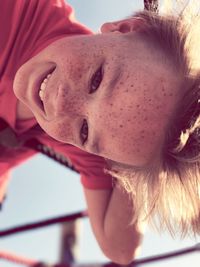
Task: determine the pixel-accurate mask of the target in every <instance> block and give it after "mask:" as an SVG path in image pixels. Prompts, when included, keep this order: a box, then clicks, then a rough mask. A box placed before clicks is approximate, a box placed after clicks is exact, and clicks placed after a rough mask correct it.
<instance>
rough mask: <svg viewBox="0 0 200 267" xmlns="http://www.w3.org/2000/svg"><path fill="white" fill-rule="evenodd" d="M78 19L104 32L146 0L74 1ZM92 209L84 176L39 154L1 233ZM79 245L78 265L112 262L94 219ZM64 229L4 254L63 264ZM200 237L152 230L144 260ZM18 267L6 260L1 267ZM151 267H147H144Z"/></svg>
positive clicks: (0, 246) (15, 179)
mask: <svg viewBox="0 0 200 267" xmlns="http://www.w3.org/2000/svg"><path fill="white" fill-rule="evenodd" d="M68 3H70V4H71V5H72V6H73V7H74V9H75V15H76V18H77V19H78V20H79V21H80V22H82V23H83V24H85V25H86V26H88V27H89V28H91V29H92V30H93V31H94V32H98V31H99V28H100V26H101V24H102V23H103V22H106V21H112V20H115V19H116V20H117V19H122V18H123V17H126V16H129V15H130V14H132V12H134V11H138V10H139V9H143V1H142V0H101V1H100V0H70V1H68ZM85 209H86V204H85V199H84V195H83V190H82V186H81V183H80V179H79V176H78V175H77V174H75V173H73V172H71V171H69V170H67V169H66V168H65V167H63V166H61V165H59V164H58V163H56V162H53V161H52V160H51V159H48V158H46V157H45V156H43V155H40V154H38V155H37V156H35V157H33V158H32V159H30V160H28V161H27V162H25V163H24V164H23V165H21V166H19V167H16V168H15V169H14V170H13V174H12V179H11V182H10V186H9V189H8V193H7V199H6V201H5V204H4V207H3V211H2V212H1V213H0V229H4V228H7V227H11V226H15V225H18V224H24V223H28V222H32V221H37V220H41V219H45V218H49V217H54V216H60V215H64V214H69V213H72V212H76V211H81V210H85ZM78 227H79V241H78V245H77V252H78V253H77V260H78V262H80V263H87V262H89V263H92V262H95V263H96V262H106V261H107V260H108V259H107V258H106V257H104V255H103V254H102V252H101V251H100V249H99V247H98V245H97V242H96V240H95V238H94V236H93V234H92V231H91V228H90V225H89V221H88V219H83V220H79V221H78ZM60 236H61V232H60V226H59V225H56V226H52V227H48V228H43V229H40V230H35V231H31V232H28V233H23V234H18V235H15V236H12V237H7V238H3V239H1V240H0V250H7V251H10V252H13V253H16V254H18V255H22V256H27V257H29V258H32V259H36V260H43V261H45V262H49V263H55V262H57V261H58V259H59V255H60V254H59V253H60V252H59V248H60ZM197 242H200V238H197V239H194V238H191V239H189V238H186V239H184V240H180V239H178V238H176V239H173V238H171V237H170V235H169V234H167V233H162V234H158V233H156V232H155V231H153V230H152V229H150V228H147V231H146V234H145V237H144V240H143V244H142V251H141V255H140V257H144V256H145V257H146V256H149V255H155V254H158V253H163V252H168V251H173V250H176V249H181V248H185V247H187V246H192V245H194V244H196V243H197ZM199 262H200V254H199V253H198V254H197V253H195V254H194V253H193V254H191V255H190V256H184V257H179V258H176V259H173V260H167V261H163V262H162V261H160V262H159V263H157V264H154V263H152V264H148V265H147V266H148V267H158V266H159V267H175V266H179V265H180V266H181V267H188V266H191V267H198V266H199ZM15 266H16V267H17V266H19V265H15V264H10V263H7V262H6V261H2V260H0V267H15ZM141 266H142V267H143V266H146V265H141Z"/></svg>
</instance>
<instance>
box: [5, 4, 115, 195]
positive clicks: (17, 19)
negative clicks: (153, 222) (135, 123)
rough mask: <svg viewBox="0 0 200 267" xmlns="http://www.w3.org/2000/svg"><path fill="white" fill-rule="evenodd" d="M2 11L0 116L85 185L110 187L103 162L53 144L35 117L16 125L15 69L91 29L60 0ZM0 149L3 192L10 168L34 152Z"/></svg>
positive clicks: (60, 144)
mask: <svg viewBox="0 0 200 267" xmlns="http://www.w3.org/2000/svg"><path fill="white" fill-rule="evenodd" d="M0 10H1V16H0V117H1V118H3V119H4V120H5V121H6V122H7V123H8V124H9V126H10V127H11V128H12V129H13V130H14V132H15V133H16V134H17V135H18V137H19V138H20V139H28V138H31V137H33V136H34V137H37V139H38V140H39V141H41V142H42V143H43V144H45V145H48V146H51V147H52V148H54V149H55V150H56V151H58V152H60V153H61V154H63V155H65V156H66V157H68V158H69V159H70V160H71V162H72V163H73V165H74V166H75V167H76V169H77V170H78V171H79V172H80V173H81V182H82V184H83V185H84V187H86V188H90V189H105V188H112V178H111V177H110V176H109V175H107V174H105V173H104V168H105V161H104V159H102V158H100V157H98V156H94V155H91V154H89V153H87V152H84V151H82V150H80V149H78V148H76V147H74V146H71V145H66V144H62V143H60V142H57V141H55V140H53V139H52V138H51V137H49V136H48V135H47V134H46V133H44V131H43V130H42V129H41V128H40V127H39V126H38V125H37V122H36V120H35V119H29V120H23V121H22V120H21V121H19V120H17V118H16V108H17V98H16V97H15V95H14V93H13V80H14V76H15V73H16V71H17V70H18V69H19V67H20V66H21V65H22V64H24V63H25V62H26V61H27V60H28V59H30V58H31V57H33V56H34V55H36V54H37V53H38V52H40V51H41V50H42V49H44V48H45V47H47V46H48V45H49V44H51V43H52V42H53V41H55V40H57V39H59V38H62V37H66V36H71V35H75V34H91V31H89V30H88V29H87V28H86V27H84V26H83V25H81V24H79V23H78V22H76V21H75V20H74V19H73V10H72V8H71V7H70V6H69V5H68V4H66V3H65V1H64V0H6V1H0ZM0 149H1V153H0V186H1V187H2V188H3V187H4V185H5V179H7V176H8V175H7V173H8V170H10V169H11V168H12V167H14V166H17V165H18V164H20V163H22V162H23V161H25V160H26V159H28V158H29V157H31V156H33V155H34V154H35V153H36V152H34V151H33V150H30V149H27V148H26V149H25V148H22V149H16V150H13V149H6V148H3V147H0ZM0 194H1V193H0Z"/></svg>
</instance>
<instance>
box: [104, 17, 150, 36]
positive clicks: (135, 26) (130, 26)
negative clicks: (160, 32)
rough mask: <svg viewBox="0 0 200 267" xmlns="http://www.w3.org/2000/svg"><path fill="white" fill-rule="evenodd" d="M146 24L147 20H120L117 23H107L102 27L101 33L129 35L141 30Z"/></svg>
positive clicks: (136, 18)
mask: <svg viewBox="0 0 200 267" xmlns="http://www.w3.org/2000/svg"><path fill="white" fill-rule="evenodd" d="M144 24H145V20H144V19H142V18H138V17H135V18H129V19H124V20H119V21H115V22H107V23H104V24H103V25H102V26H101V32H102V33H109V32H119V33H128V32H133V31H137V30H139V29H140V28H141V27H142V26H143V25H144Z"/></svg>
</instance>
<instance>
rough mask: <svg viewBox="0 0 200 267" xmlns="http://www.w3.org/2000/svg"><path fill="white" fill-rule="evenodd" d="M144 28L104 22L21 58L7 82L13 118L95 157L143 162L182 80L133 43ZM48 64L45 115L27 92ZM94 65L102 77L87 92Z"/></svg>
mask: <svg viewBox="0 0 200 267" xmlns="http://www.w3.org/2000/svg"><path fill="white" fill-rule="evenodd" d="M142 23H143V22H142V21H140V20H138V19H133V18H132V19H127V20H123V21H119V22H115V23H107V24H104V25H103V26H102V28H101V30H102V34H98V35H80V36H76V37H66V38H62V39H59V40H57V41H55V42H54V43H52V44H51V45H49V46H48V47H47V48H45V49H44V50H42V51H41V52H40V53H38V54H37V55H36V56H34V57H33V58H31V59H30V60H29V61H27V62H26V63H25V64H24V65H22V66H21V67H20V69H19V70H18V71H17V73H16V75H15V80H14V85H13V87H14V93H15V95H16V96H17V98H18V99H19V101H20V102H19V103H20V104H19V105H18V117H19V118H30V117H33V116H34V117H35V118H36V120H37V121H38V123H39V124H40V126H41V127H42V128H43V129H44V131H45V132H47V133H48V134H49V135H50V136H52V137H53V138H55V139H56V140H59V141H61V142H64V143H70V144H73V145H75V146H78V147H80V148H81V149H83V150H86V151H88V152H91V153H93V154H98V155H100V156H103V157H105V158H108V159H112V160H113V161H117V162H121V163H125V164H129V165H137V166H141V165H144V164H146V163H148V162H149V161H150V160H151V159H152V157H155V155H156V154H157V152H158V151H159V150H160V149H159V148H161V145H162V142H163V137H164V132H165V130H166V127H167V125H168V123H169V120H170V117H171V114H172V111H173V110H174V106H175V104H176V102H177V101H178V98H179V94H180V92H179V90H178V88H179V83H180V81H178V79H177V74H176V72H175V71H174V69H173V67H172V64H171V63H170V62H169V61H167V60H164V57H162V55H161V53H158V52H157V51H155V50H153V49H152V48H151V47H150V46H149V45H148V44H145V43H143V42H142V41H141V40H139V39H138V38H136V37H135V38H134V33H135V32H136V30H137V29H138V27H139V26H140V25H142ZM135 36H136V35H135ZM53 65H55V66H56V69H55V71H54V72H53V74H52V76H51V78H50V80H49V81H48V84H47V88H46V90H45V96H44V101H43V104H44V109H45V114H44V113H43V112H42V111H41V110H40V109H39V108H38V107H37V106H36V104H35V102H34V101H33V100H32V99H31V98H30V96H29V89H27V88H29V87H30V84H31V83H32V81H33V80H34V79H35V77H37V76H38V75H40V74H41V73H42V72H44V71H45V69H48V68H50V67H51V66H53ZM100 67H102V80H101V81H100V82H99V85H98V88H96V89H95V90H93V91H91V90H92V88H93V87H91V84H93V83H92V82H91V81H92V77H93V78H94V76H93V75H94V74H95V73H96V75H97V76H98V72H97V71H98V70H99V68H100ZM97 76H96V78H95V79H97V80H98V77H97ZM93 81H94V80H93ZM85 122H87V125H88V136H87V135H86V128H85V127H84V129H83V127H82V126H83V123H85ZM81 130H82V132H81ZM86 136H87V138H86ZM86 139H87V140H86ZM84 141H85V142H84Z"/></svg>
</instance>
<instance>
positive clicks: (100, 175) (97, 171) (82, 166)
mask: <svg viewBox="0 0 200 267" xmlns="http://www.w3.org/2000/svg"><path fill="white" fill-rule="evenodd" d="M42 139H43V138H42ZM40 141H41V142H42V143H45V144H46V145H47V146H49V147H51V148H53V149H54V151H56V152H58V153H60V154H62V155H64V156H65V157H66V158H68V159H69V160H70V161H71V163H72V165H73V166H74V167H75V168H76V169H77V170H78V171H79V172H80V175H81V183H82V185H83V186H84V187H85V188H88V189H112V187H113V178H112V177H111V175H109V174H107V173H106V172H105V170H106V169H107V164H106V161H105V159H104V158H102V157H99V156H96V155H93V154H90V153H88V152H85V151H83V150H81V149H79V148H77V147H74V146H72V145H67V144H63V143H60V142H57V141H55V140H53V139H51V138H45V139H43V140H40Z"/></svg>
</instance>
